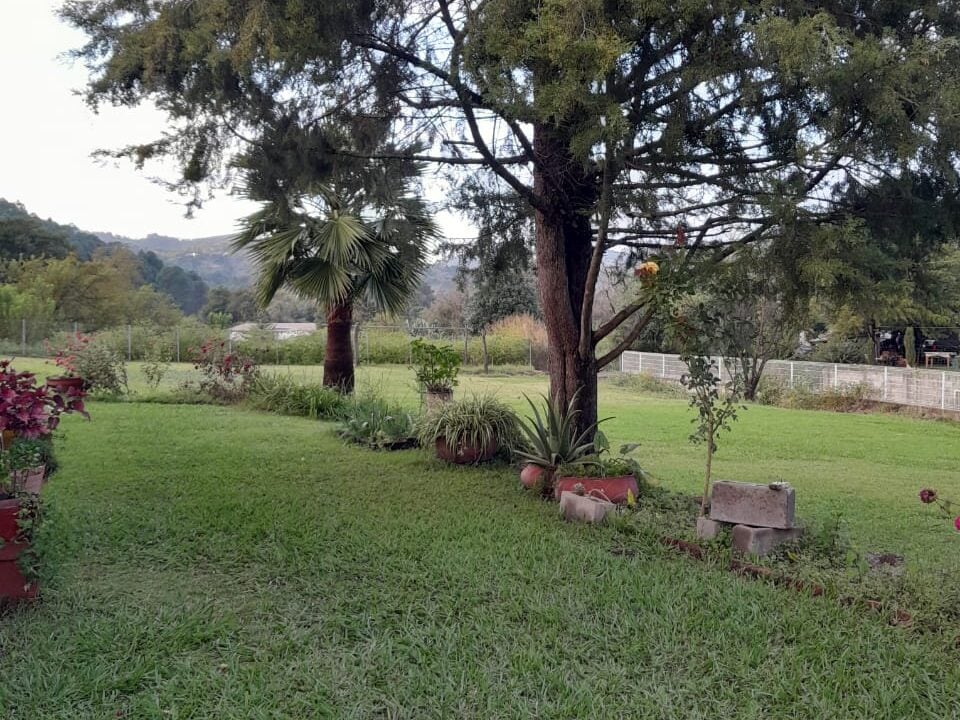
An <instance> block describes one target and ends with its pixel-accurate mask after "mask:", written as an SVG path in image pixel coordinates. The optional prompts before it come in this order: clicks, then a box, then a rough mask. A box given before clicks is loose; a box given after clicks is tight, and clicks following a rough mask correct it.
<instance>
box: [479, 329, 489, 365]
mask: <svg viewBox="0 0 960 720" xmlns="http://www.w3.org/2000/svg"><path fill="white" fill-rule="evenodd" d="M480 344H481V345H483V374H484V375H486V374H487V373H488V372H490V356H489V355H488V354H487V329H486V328H483V329H482V330H481V331H480Z"/></svg>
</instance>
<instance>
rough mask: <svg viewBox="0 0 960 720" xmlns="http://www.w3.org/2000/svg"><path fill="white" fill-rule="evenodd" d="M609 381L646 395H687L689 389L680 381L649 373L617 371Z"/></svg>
mask: <svg viewBox="0 0 960 720" xmlns="http://www.w3.org/2000/svg"><path fill="white" fill-rule="evenodd" d="M609 382H610V383H612V384H613V385H616V386H617V387H622V388H625V389H627V390H630V391H632V392H636V393H642V394H644V395H662V396H664V397H686V396H687V391H686V390H685V389H684V387H683V385H681V384H680V383H677V382H671V381H669V380H663V379H662V378H658V377H656V376H655V375H650V374H649V373H637V374H633V373H616V374H614V375H611V376H610V378H609Z"/></svg>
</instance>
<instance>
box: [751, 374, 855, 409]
mask: <svg viewBox="0 0 960 720" xmlns="http://www.w3.org/2000/svg"><path fill="white" fill-rule="evenodd" d="M870 392H871V388H870V386H869V385H864V384H857V385H843V386H841V387H838V388H824V389H823V390H814V389H813V388H811V387H809V386H807V385H804V384H802V383H797V384H795V385H794V387H793V388H792V389H791V388H790V387H788V386H787V384H786V383H785V382H783V381H782V380H779V379H769V380H768V379H763V380H761V381H760V385H759V387H758V388H757V395H756V399H757V402H759V403H760V404H762V405H775V406H777V407H782V408H788V409H790V410H827V411H830V412H860V411H862V410H864V409H866V408H868V407H870V406H871V405H872V404H873V403H874V401H873V400H872V399H871V398H870Z"/></svg>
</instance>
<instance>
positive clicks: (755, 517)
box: [710, 480, 796, 530]
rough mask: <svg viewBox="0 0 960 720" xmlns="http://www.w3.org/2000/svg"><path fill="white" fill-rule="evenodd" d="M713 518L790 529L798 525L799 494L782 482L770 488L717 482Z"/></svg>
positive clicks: (712, 511)
mask: <svg viewBox="0 0 960 720" xmlns="http://www.w3.org/2000/svg"><path fill="white" fill-rule="evenodd" d="M710 519H711V520H719V521H720V522H728V523H733V524H735V525H753V526H756V527H768V528H780V529H783V530H786V529H790V528H793V527H795V525H796V522H795V520H796V491H795V490H794V489H793V488H792V487H790V486H789V485H786V484H783V483H774V484H773V485H772V486H771V485H755V484H754V483H741V482H729V481H727V480H718V481H717V482H715V483H714V484H713V494H712V496H711V499H710Z"/></svg>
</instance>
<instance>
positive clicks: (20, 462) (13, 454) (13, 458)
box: [3, 438, 45, 472]
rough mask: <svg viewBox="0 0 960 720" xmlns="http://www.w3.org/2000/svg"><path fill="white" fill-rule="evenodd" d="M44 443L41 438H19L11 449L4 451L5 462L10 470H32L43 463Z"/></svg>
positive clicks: (5, 465)
mask: <svg viewBox="0 0 960 720" xmlns="http://www.w3.org/2000/svg"><path fill="white" fill-rule="evenodd" d="M44 455H45V452H44V443H43V442H42V441H41V440H32V439H29V438H18V439H17V440H16V441H15V442H14V443H13V444H12V445H11V446H10V448H9V449H7V450H5V451H3V464H4V467H5V468H6V469H7V471H9V472H16V471H18V470H30V469H31V468H35V467H38V466H40V465H43V459H44Z"/></svg>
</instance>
